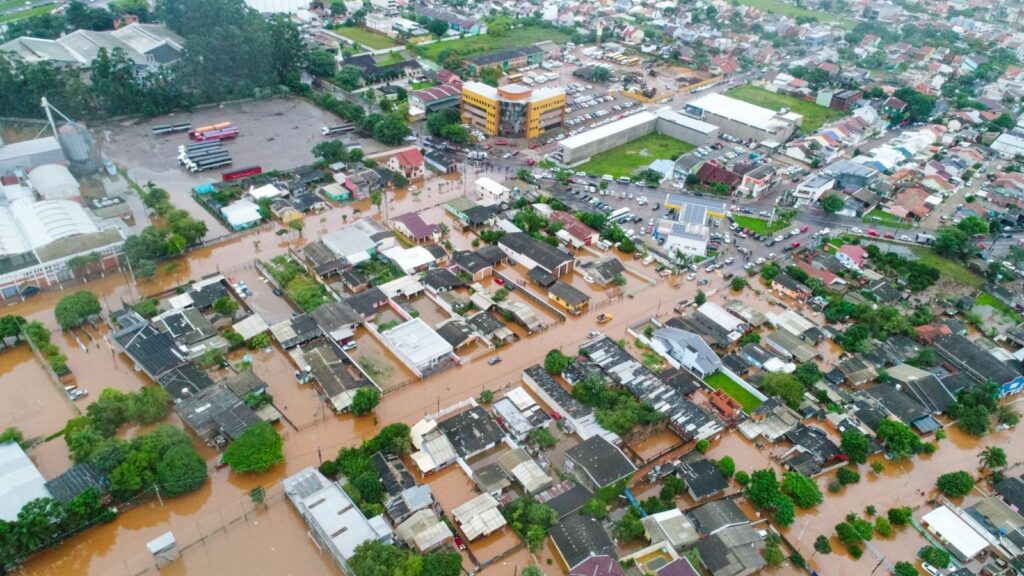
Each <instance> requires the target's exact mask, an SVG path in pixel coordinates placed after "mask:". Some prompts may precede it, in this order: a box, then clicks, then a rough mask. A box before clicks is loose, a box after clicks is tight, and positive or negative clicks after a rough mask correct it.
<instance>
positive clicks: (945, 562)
mask: <svg viewBox="0 0 1024 576" xmlns="http://www.w3.org/2000/svg"><path fill="white" fill-rule="evenodd" d="M917 555H918V556H919V557H920V558H921V560H924V561H925V562H927V563H929V564H931V565H932V566H935V567H936V568H939V569H942V568H945V567H946V566H949V552H946V551H945V550H943V549H941V548H937V547H935V546H925V547H924V548H921V549H920V550H918V552H917Z"/></svg>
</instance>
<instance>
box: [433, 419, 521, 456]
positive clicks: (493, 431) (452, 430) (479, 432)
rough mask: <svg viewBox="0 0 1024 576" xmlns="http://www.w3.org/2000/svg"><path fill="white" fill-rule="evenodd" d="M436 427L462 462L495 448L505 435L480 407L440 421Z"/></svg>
mask: <svg viewBox="0 0 1024 576" xmlns="http://www.w3.org/2000/svg"><path fill="white" fill-rule="evenodd" d="M437 427H438V428H439V429H440V430H441V432H443V433H444V435H445V436H446V437H447V438H448V440H449V441H450V442H451V443H452V446H454V447H455V453H456V454H458V455H459V457H460V458H462V459H464V460H468V459H470V458H472V457H473V456H476V455H477V454H480V453H482V452H485V451H487V450H490V449H491V448H493V447H495V446H496V445H497V444H498V442H500V441H501V439H502V438H503V437H504V435H505V434H504V432H502V430H501V428H500V427H499V426H498V424H497V422H495V421H494V417H493V416H491V414H490V413H488V412H487V411H486V410H484V409H483V408H482V407H480V406H474V407H472V408H470V409H469V410H466V411H464V412H460V413H458V414H456V415H454V416H451V417H449V418H447V419H445V420H442V421H440V422H438V423H437Z"/></svg>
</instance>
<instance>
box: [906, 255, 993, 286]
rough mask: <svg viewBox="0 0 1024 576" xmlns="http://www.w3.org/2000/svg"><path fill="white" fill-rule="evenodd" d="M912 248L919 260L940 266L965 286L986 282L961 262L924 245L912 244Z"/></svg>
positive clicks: (944, 273)
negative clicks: (943, 255)
mask: <svg viewBox="0 0 1024 576" xmlns="http://www.w3.org/2000/svg"><path fill="white" fill-rule="evenodd" d="M910 249H911V250H912V251H913V252H914V254H916V255H917V259H918V262H920V263H922V264H927V265H928V266H931V267H932V268H938V270H939V272H940V273H942V275H943V276H945V277H947V278H952V279H953V280H954V281H956V282H957V283H959V284H963V285H965V286H972V287H974V288H977V287H979V286H981V285H982V283H984V281H985V280H984V278H982V277H981V276H978V275H977V274H975V273H974V272H971V271H970V270H968V269H967V268H965V267H964V265H963V264H960V263H959V262H954V261H953V260H950V259H949V258H945V257H942V256H939V255H938V254H936V253H935V252H933V251H932V250H931V248H926V247H924V246H911V247H910Z"/></svg>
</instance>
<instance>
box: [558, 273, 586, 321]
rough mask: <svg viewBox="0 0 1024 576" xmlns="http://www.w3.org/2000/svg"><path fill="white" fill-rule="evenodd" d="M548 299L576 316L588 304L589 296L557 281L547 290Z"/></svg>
mask: <svg viewBox="0 0 1024 576" xmlns="http://www.w3.org/2000/svg"><path fill="white" fill-rule="evenodd" d="M548 298H550V299H551V300H553V301H554V302H555V303H557V304H558V305H559V306H561V307H562V308H565V309H566V310H568V311H569V312H570V313H571V314H574V315H577V316H578V315H579V314H580V313H582V312H583V309H584V308H586V306H587V304H588V303H589V302H590V296H589V295H587V294H586V293H585V292H582V291H580V290H578V289H576V288H574V287H573V286H572V285H571V284H566V283H565V282H562V281H557V282H555V283H554V284H552V285H551V287H550V288H548Z"/></svg>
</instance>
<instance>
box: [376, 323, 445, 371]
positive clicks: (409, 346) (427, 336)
mask: <svg viewBox="0 0 1024 576" xmlns="http://www.w3.org/2000/svg"><path fill="white" fill-rule="evenodd" d="M381 338H383V339H384V342H385V343H386V344H387V346H388V348H389V349H390V350H391V351H392V352H393V353H394V354H395V356H397V357H398V359H399V360H401V361H402V363H403V364H405V365H406V366H407V367H408V368H409V369H410V370H412V371H413V372H414V373H415V374H416V375H417V376H419V377H420V378H423V377H424V376H426V375H427V374H430V373H431V372H434V371H436V370H438V369H439V368H441V367H443V366H444V365H445V364H446V363H447V361H448V360H455V359H457V358H458V357H457V356H455V350H454V349H453V348H452V345H451V344H449V343H448V342H447V341H446V340H445V339H444V338H441V336H440V335H439V334H438V333H437V332H435V331H434V330H433V329H432V328H431V327H430V326H428V325H427V323H426V322H424V321H423V320H421V319H420V318H413V319H412V320H409V321H408V322H405V323H404V324H399V325H398V326H395V327H394V328H392V329H390V330H387V331H385V332H383V333H382V334H381Z"/></svg>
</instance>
